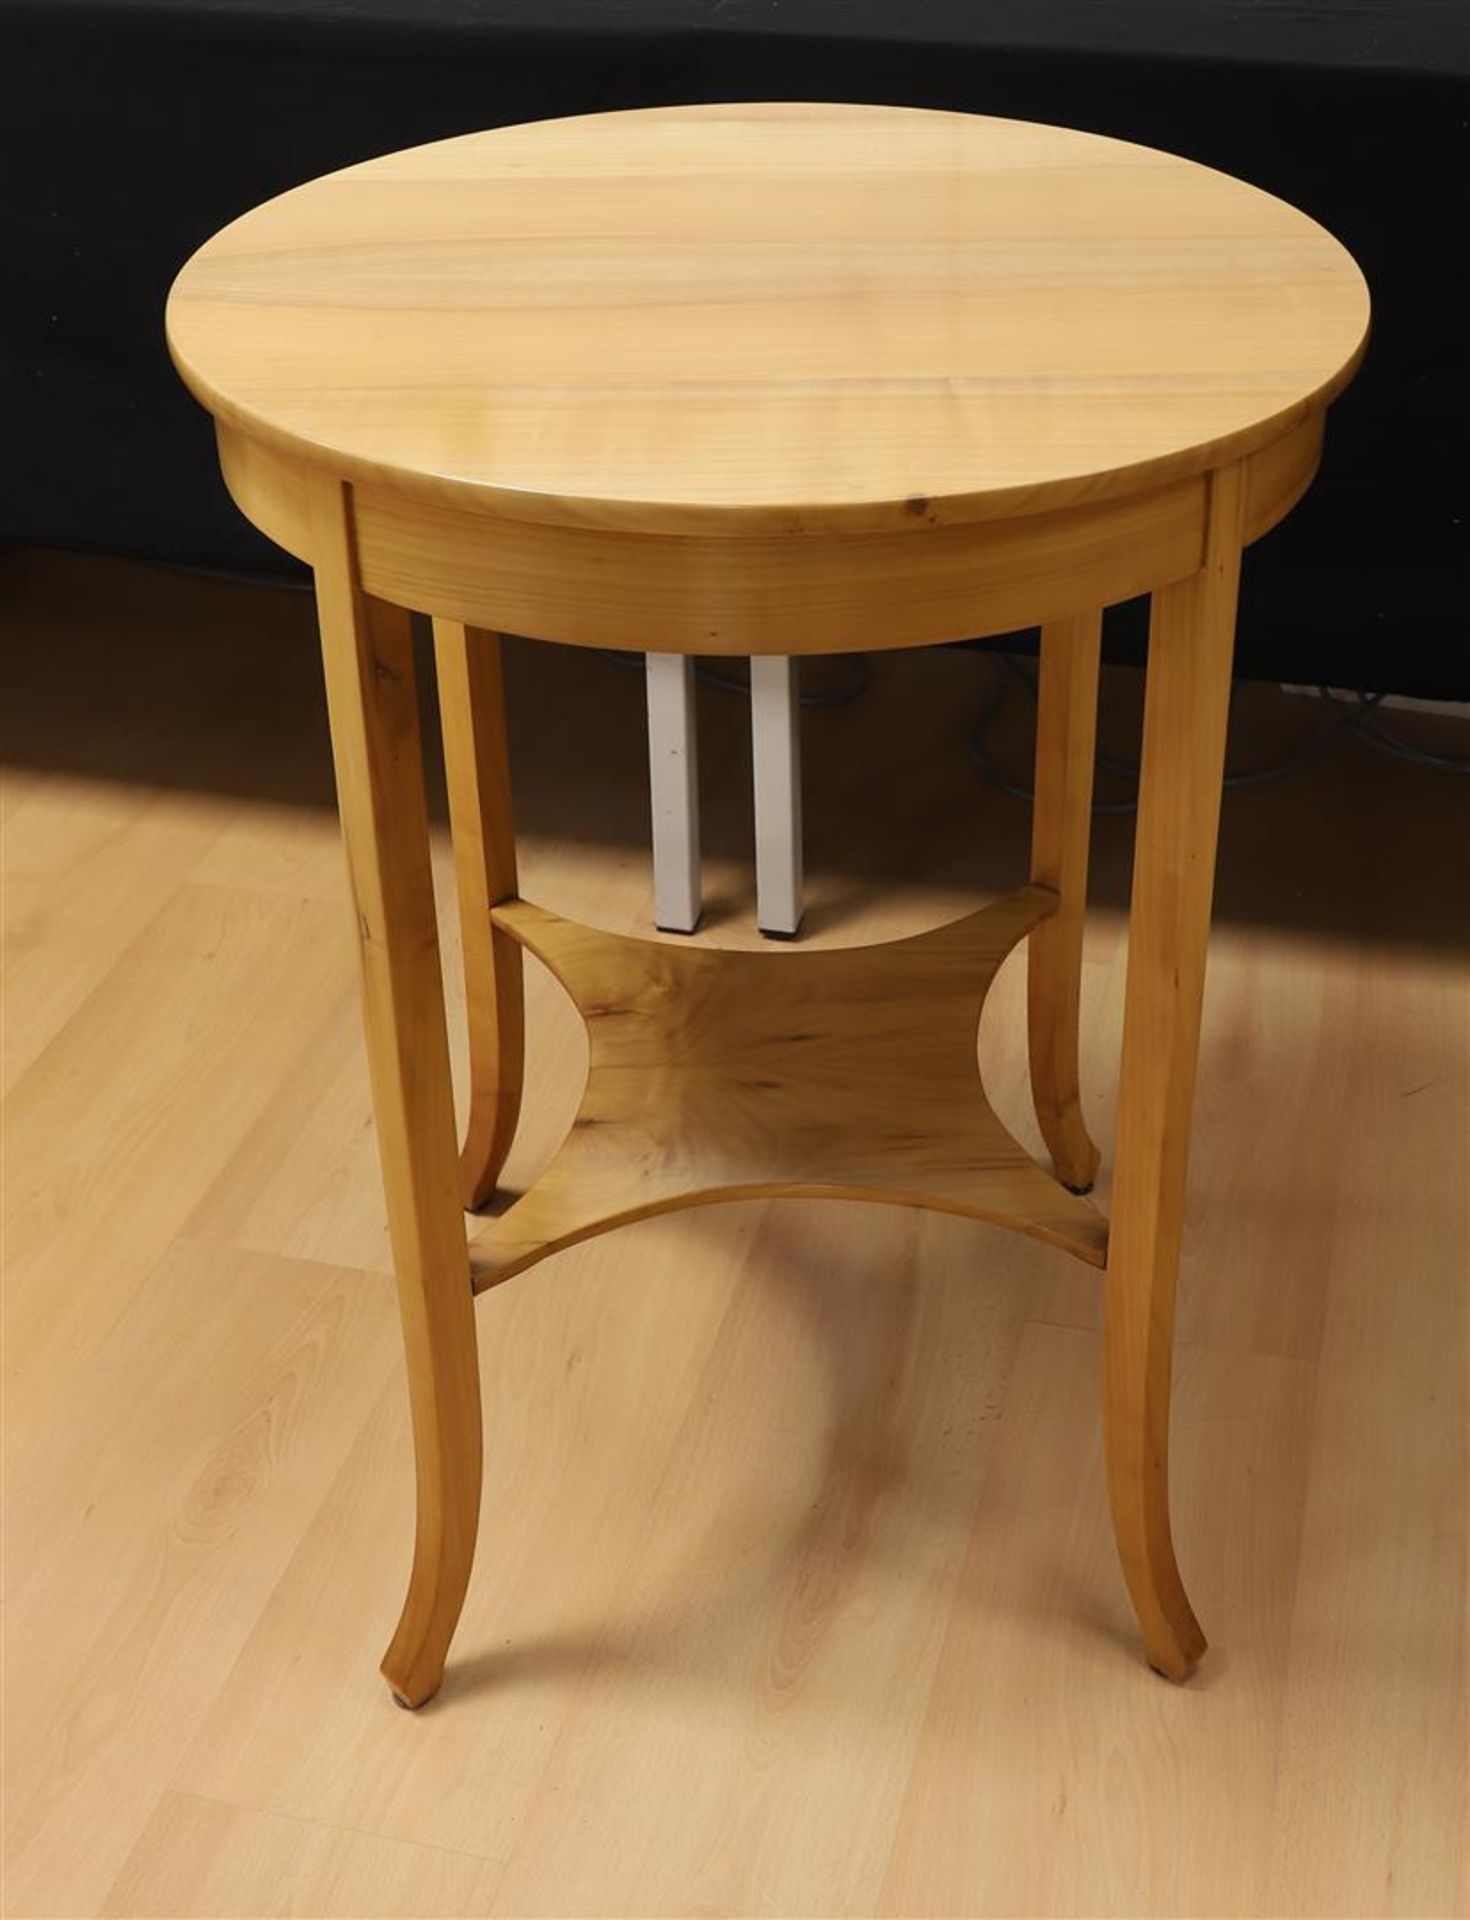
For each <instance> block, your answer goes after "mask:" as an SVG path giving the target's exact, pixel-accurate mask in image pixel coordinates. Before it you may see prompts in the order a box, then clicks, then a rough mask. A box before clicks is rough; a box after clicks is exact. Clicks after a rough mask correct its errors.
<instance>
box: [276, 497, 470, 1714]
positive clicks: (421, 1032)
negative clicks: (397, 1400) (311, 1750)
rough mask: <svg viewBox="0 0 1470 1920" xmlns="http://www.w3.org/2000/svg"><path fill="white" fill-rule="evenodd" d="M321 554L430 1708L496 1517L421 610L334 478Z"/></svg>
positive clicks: (420, 1663) (393, 1650)
mask: <svg viewBox="0 0 1470 1920" xmlns="http://www.w3.org/2000/svg"><path fill="white" fill-rule="evenodd" d="M311 485H312V492H311V509H310V511H311V531H312V553H313V557H314V561H315V569H316V593H317V610H318V616H319V620H320V625H321V638H322V656H323V660H324V663H325V667H326V682H327V705H328V709H329V712H330V715H331V723H332V754H333V759H334V761H335V764H336V769H337V796H338V804H339V806H340V809H341V814H342V828H343V835H344V838H345V840H346V843H347V864H348V871H349V874H350V877H351V883H352V897H353V904H354V908H355V911H356V917H357V926H358V945H359V953H360V958H361V963H362V999H363V1020H364V1025H365V1028H366V1034H367V1049H368V1065H369V1068H370V1071H371V1076H372V1089H373V1110H374V1114H375V1117H376V1121H377V1130H378V1151H379V1155H380V1158H381V1160H382V1166H383V1185H384V1188H385V1191H386V1197H387V1205H388V1230H389V1234H390V1236H391V1238H392V1243H393V1261H394V1267H395V1269H396V1272H397V1279H398V1301H399V1309H400V1312H401V1315H402V1320H403V1341H404V1348H405V1352H406V1357H407V1362H408V1385H409V1398H410V1404H411V1407H412V1413H413V1436H414V1454H415V1461H416V1467H417V1483H418V1523H417V1529H416V1534H415V1540H414V1556H413V1572H412V1575H411V1577H410V1580H409V1587H408V1595H407V1598H406V1599H405V1601H404V1604H403V1615H402V1618H401V1619H400V1621H399V1623H398V1630H397V1632H396V1633H395V1634H394V1636H393V1642H392V1645H391V1646H390V1647H389V1649H388V1652H387V1654H386V1656H385V1657H384V1660H383V1672H384V1674H385V1675H386V1676H387V1679H388V1682H389V1684H390V1685H391V1686H392V1688H393V1691H394V1693H395V1695H396V1696H397V1697H398V1699H399V1700H400V1701H401V1702H402V1703H403V1704H404V1705H405V1706H411V1707H416V1706H418V1705H420V1704H421V1703H422V1702H423V1701H425V1700H427V1699H428V1698H429V1696H430V1695H431V1694H433V1693H434V1692H435V1691H436V1690H437V1689H438V1686H439V1682H440V1680H441V1678H442V1676H443V1672H444V1658H445V1654H446V1652H447V1651H448V1647H449V1641H450V1637H451V1635H452V1634H453V1632H454V1629H455V1625H456V1624H457V1622H458V1619H459V1612H460V1607H461V1605H462V1604H463V1601H464V1594H465V1588H466V1586H467V1585H468V1582H469V1575H470V1566H471V1563H472V1561H473V1559H474V1551H475V1532H476V1528H477V1526H478V1523H479V1510H480V1476H481V1435H480V1382H479V1373H478V1369H477V1366H476V1357H475V1321H474V1302H473V1296H472V1295H471V1292H470V1272H469V1254H468V1249H467V1246H466V1241H465V1228H464V1215H463V1214H462V1212H461V1211H460V1205H459V1194H458V1191H457V1188H456V1165H455V1163H456V1153H455V1135H454V1099H453V1092H452V1088H451V1084H450V1077H449V1041H448V1036H447V1033H446V1030H445V1023H444V998H443V988H442V982H441V978H440V971H439V940H438V928H437V923H436V919H435V913H434V889H433V881H432V877H431V873H430V866H429V829H428V818H427V813H426V809H425V803H424V773H423V758H422V754H421V751H420V744H419V726H418V703H417V697H416V692H415V686H414V669H413V647H412V640H411V634H410V629H409V620H408V615H407V614H406V613H403V612H401V611H400V610H399V609H398V608H396V607H389V606H385V605H383V604H382V603H381V602H376V601H370V600H368V599H367V598H366V597H365V595H364V594H363V592H362V589H361V587H360V585H359V583H358V579H357V566H356V555H355V552H354V548H353V537H352V524H351V502H350V497H349V494H348V490H347V489H346V488H345V487H343V486H342V485H341V483H340V482H338V481H335V480H332V479H330V478H329V477H327V476H325V475H323V476H321V478H320V479H313V481H312V483H311Z"/></svg>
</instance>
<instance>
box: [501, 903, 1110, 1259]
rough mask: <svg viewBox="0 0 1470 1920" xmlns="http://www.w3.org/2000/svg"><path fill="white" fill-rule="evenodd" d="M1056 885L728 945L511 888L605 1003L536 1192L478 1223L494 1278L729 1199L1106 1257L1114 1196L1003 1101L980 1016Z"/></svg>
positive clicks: (523, 918)
mask: <svg viewBox="0 0 1470 1920" xmlns="http://www.w3.org/2000/svg"><path fill="white" fill-rule="evenodd" d="M1055 904H1056V896H1055V895H1054V894H1053V893H1051V892H1049V891H1048V890H1047V889H1046V888H1044V887H1025V888H1022V889H1021V890H1020V891H1019V892H1018V893H1014V894H1011V895H1009V896H1008V897H1007V898H1005V899H1003V900H999V901H997V902H996V903H995V904H994V905H993V906H989V907H982V908H981V909H980V911H979V912H978V913H973V914H970V915H968V916H967V917H966V918H964V919H962V920H956V921H952V922H951V923H950V924H949V925H948V926H944V927H937V928H935V929H934V930H933V931H932V932H929V933H923V934H917V935H915V936H914V937H913V938H912V939H908V940H900V941H895V942H887V943H883V944H879V945H875V946H867V947H856V948H849V949H845V950H841V949H839V950H837V951H831V950H829V951H825V952H802V951H789V952H782V953H777V954H765V953H754V954H751V953H715V952H711V951H710V950H709V949H708V948H705V947H683V946H673V945H668V944H665V943H662V942H655V941H651V940H630V939H627V938H626V937H624V936H622V935H617V934H610V933H600V932H598V931H597V930H596V929H594V928H592V927H584V926H580V925H578V924H577V923H576V922H574V921H569V920H563V919H561V918H560V917H559V916H558V915H556V914H552V913H547V912H546V911H545V910H544V909H543V908H540V907H534V906H531V905H529V904H527V903H526V902H524V901H518V902H516V903H515V904H514V905H513V906H506V907H501V908H499V909H498V910H497V911H496V913H495V916H494V918H495V924H496V926H497V927H499V928H500V929H502V930H503V931H505V932H507V933H510V934H513V935H514V936H515V938H516V939H518V940H521V941H523V942H524V943H525V944H526V946H528V947H529V948H530V950H531V951H532V952H533V953H534V954H535V955H536V956H537V958H538V959H540V960H543V961H544V962H545V963H546V965H547V966H548V967H549V968H550V969H551V971H552V972H553V973H554V974H555V975H556V977H557V979H558V980H560V982H561V983H562V985H563V986H564V987H565V988H566V990H567V992H568V993H569V994H570V995H571V997H572V999H573V1000H574V1001H575V1002H576V1005H577V1009H578V1011H579V1012H580V1013H581V1015H582V1018H583V1020H584V1021H585V1022H586V1026H587V1035H588V1045H589V1053H590V1064H589V1068H588V1075H587V1085H586V1088H585V1089H584V1091H583V1095H582V1099H581V1103H580V1105H579V1107H578V1109H577V1113H576V1116H575V1118H574V1119H573V1121H572V1125H571V1130H570V1132H569V1133H568V1134H567V1137H566V1140H565V1142H564V1143H563V1144H562V1146H561V1147H560V1148H559V1149H558V1151H557V1153H556V1155H555V1156H554V1158H553V1159H552V1161H551V1164H550V1165H549V1166H548V1167H547V1168H546V1170H545V1171H544V1172H543V1173H542V1174H541V1175H540V1177H539V1178H538V1179H537V1181H536V1182H535V1184H534V1185H533V1186H532V1187H531V1189H530V1190H529V1192H527V1193H525V1194H523V1195H522V1196H521V1197H520V1198H519V1199H517V1200H516V1201H515V1202H514V1203H513V1204H512V1205H511V1207H510V1208H509V1210H508V1211H507V1212H505V1213H504V1214H503V1215H502V1216H501V1218H499V1219H498V1220H496V1221H495V1222H494V1223H493V1224H492V1225H491V1226H489V1227H487V1228H485V1229H482V1230H481V1231H480V1232H479V1233H477V1234H476V1235H475V1237H474V1240H473V1243H472V1245H471V1249H470V1251H471V1256H472V1259H473V1262H474V1266H475V1270H476V1279H475V1284H476V1288H477V1290H479V1289H483V1288H485V1287H489V1286H493V1285H495V1284H496V1283H497V1282H498V1281H500V1280H505V1279H509V1277H510V1276H511V1275H512V1274H515V1273H520V1272H522V1271H523V1270H524V1269H525V1268H526V1267H529V1266H531V1265H533V1264H534V1263H535V1262H536V1261H538V1260H540V1259H543V1258H544V1257H545V1256H546V1255H547V1254H548V1253H554V1252H555V1251H556V1250H557V1249H558V1248H559V1247H566V1246H571V1245H573V1244H574V1243H575V1242H576V1241H578V1240H585V1239H587V1238H588V1237H589V1236H590V1235H592V1234H594V1233H601V1232H605V1231H606V1230H607V1228H609V1227H614V1226H621V1225H624V1224H626V1223H627V1222H629V1221H633V1220H642V1219H646V1218H647V1217H648V1216H650V1215H652V1214H656V1213H665V1212H668V1211H670V1210H672V1209H674V1208H678V1207H689V1206H702V1205H707V1204H709V1203H710V1202H713V1201H725V1200H751V1199H763V1198H773V1197H777V1196H785V1197H805V1198H809V1199H823V1200H886V1201H889V1202H897V1203H898V1204H900V1205H903V1206H911V1207H934V1208H938V1209H939V1210H940V1211H942V1212H946V1213H961V1214H967V1215H969V1216H970V1217H971V1218H973V1219H977V1220H990V1221H995V1222H999V1223H1000V1224H1001V1225H1004V1226H1010V1227H1015V1228H1017V1229H1019V1230H1020V1231H1021V1232H1022V1233H1030V1234H1035V1235H1036V1237H1037V1238H1038V1239H1042V1240H1048V1241H1051V1242H1052V1243H1053V1244H1056V1245H1059V1246H1063V1247H1066V1248H1067V1249H1068V1251H1070V1252H1072V1253H1075V1254H1079V1255H1080V1256H1081V1257H1082V1258H1083V1259H1084V1260H1087V1261H1089V1262H1090V1263H1091V1264H1093V1265H1094V1266H1101V1265H1102V1264H1103V1259H1104V1254H1105V1250H1106V1245H1107V1230H1106V1225H1105V1222H1104V1221H1103V1218H1102V1216H1101V1214H1099V1213H1098V1212H1097V1211H1096V1210H1095V1209H1094V1208H1093V1207H1091V1206H1089V1205H1088V1204H1087V1203H1086V1201H1083V1200H1079V1199H1077V1198H1076V1197H1075V1196H1073V1195H1071V1194H1069V1193H1067V1192H1065V1191H1064V1189H1063V1188H1062V1187H1060V1186H1059V1185H1058V1184H1057V1182H1056V1181H1055V1180H1052V1179H1050V1178H1049V1177H1048V1176H1047V1175H1046V1174H1045V1173H1043V1172H1042V1170H1041V1169H1040V1168H1039V1167H1038V1166H1037V1165H1036V1163H1035V1162H1034V1161H1033V1160H1032V1158H1031V1156H1030V1155H1029V1154H1028V1153H1027V1152H1026V1151H1025V1150H1024V1148H1022V1147H1021V1146H1019V1145H1018V1144H1017V1143H1016V1141H1015V1140H1014V1139H1012V1137H1011V1135H1010V1134H1009V1133H1008V1132H1007V1131H1006V1129H1005V1128H1004V1127H1003V1126H1002V1125H1001V1123H1000V1121H999V1120H997V1119H996V1117H995V1114H994V1113H993V1112H992V1111H991V1108H990V1105H989V1103H988V1101H987V1100H986V1098H985V1095H984V1091H983V1089H982V1087H981V1084H980V1075H979V1070H978V1068H977V1066H976V1060H975V1043H976V1032H977V1029H978V1026H979V1021H980V1010H981V1007H982V1004H983V1002H984V998H985V993H986V990H987V988H988V987H989V985H990V982H991V980H992V978H993V977H994V974H995V970H996V968H997V967H998V966H999V965H1000V963H1001V961H1002V960H1003V959H1004V958H1005V956H1006V954H1007V953H1009V951H1010V950H1011V948H1012V947H1013V946H1014V945H1015V944H1016V943H1017V941H1019V940H1021V939H1023V938H1024V937H1025V936H1026V934H1027V933H1028V932H1029V931H1030V930H1031V928H1033V927H1034V926H1036V925H1037V924H1038V923H1039V922H1041V921H1042V920H1044V919H1045V917H1046V916H1047V915H1048V914H1049V913H1050V912H1051V911H1052V910H1053V908H1054V906H1055Z"/></svg>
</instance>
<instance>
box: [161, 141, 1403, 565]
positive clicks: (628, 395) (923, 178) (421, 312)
mask: <svg viewBox="0 0 1470 1920" xmlns="http://www.w3.org/2000/svg"><path fill="white" fill-rule="evenodd" d="M1367 321H1368V297H1367V291H1366V289H1365V287H1364V284H1363V280H1362V277H1361V275H1360V274H1359V272H1358V270H1357V268H1356V266H1355V265H1354V263H1353V261H1352V260H1351V258H1350V257H1349V255H1348V254H1347V253H1346V252H1345V251H1344V249H1343V248H1342V247H1341V246H1340V245H1339V244H1338V243H1337V242H1336V241H1335V240H1334V239H1332V237H1331V236H1330V235H1329V234H1327V233H1325V232H1324V231H1323V230H1322V229H1321V228H1320V227H1319V226H1317V225H1316V224H1315V222H1313V221H1312V220H1311V219H1309V218H1308V217H1307V216H1306V215H1305V214H1302V213H1300V212H1298V211H1297V210H1296V209H1294V208H1292V207H1289V206H1286V205H1285V204H1283V203H1282V202H1281V201H1279V200H1276V199H1273V198H1272V197H1271V196H1270V195H1268V194H1265V193H1262V192H1260V191H1259V190H1258V189H1257V188H1254V187H1251V186H1248V185H1246V184H1244V183H1243V182H1241V181H1238V180H1234V179H1231V178H1230V177H1228V176H1227V175H1224V174H1221V173H1216V172H1214V171H1212V170H1211V169H1209V168H1207V167H1203V166H1199V165H1196V164H1193V163H1191V162H1190V161H1187V160H1184V159H1179V158H1176V157H1174V156H1172V155H1169V154H1164V153H1159V152H1155V151H1153V150H1151V149H1148V148H1144V147H1137V146H1131V145H1128V144H1127V143H1125V142H1121V141H1116V140H1109V139H1105V138H1102V137H1101V136H1099V135H1096V134H1087V133H1079V132H1073V131H1070V130H1068V129H1066V128H1053V127H1046V126H1039V125H1033V124H1030V123H1028V122H1022V121H1011V120H997V119H990V118H986V117H983V116H979V115H967V114H954V113H937V112H928V111H920V110H916V109H911V108H900V107H872V106H835V105H715V106H697V107H673V108H652V109H642V110H638V111H635V112H628V113H614V114H601V115H592V116H587V117H584V118H579V119H571V120H557V121H543V122H538V123H535V124H531V125H526V126H516V127H505V128H500V129H497V130H495V131H493V132H488V133H478V134H471V135H467V136H464V137H462V138H459V139H455V140H447V141H442V142H439V143H437V144H435V145H432V146H426V147H419V148H415V149H412V150H410V151H408V152H404V153H397V154H392V155H388V156H385V157H383V158H381V159H377V160H371V161H368V162H366V163H364V164H362V165H360V166H357V167H352V168H349V169H347V170H346V171H344V172H342V173H338V174H333V175H331V176H329V177H328V178H326V179H322V180H318V181H314V182H311V183H310V184H308V185H305V186H302V187H299V188H297V189H295V190H294V191H292V192H290V193H287V194H283V195H282V196H281V197H280V198H279V199H276V200H273V201H271V202H269V203H268V204H267V205H265V206H263V207H259V208H257V209H255V210H254V211H253V212H251V213H248V214H246V215H244V216H243V217H242V218H241V219H239V220H237V221H235V222H234V223H233V224H232V225H230V226H228V227H226V228H225V229H224V230H223V231H222V232H221V233H219V234H217V235H216V236H215V237H214V238H213V239H212V240H210V241H208V242H207V243H206V244H205V245H204V246H203V247H202V248H201V249H200V250H199V252H198V253H196V254H195V256H194V257H193V259H192V260H191V261H190V262H189V263H188V264H187V265H186V266H185V267H184V269H183V271H182V272H181V273H180V275H179V278H178V280H177V281H176V283H175V286H174V289H173V293H172V296H171V298H170V302H169V312H168V331H169V340H170V343H171V346H172V350H173V353H174V357H175V359H176V361H177V363H178V366H179V369H180V371H181V372H182V374H183V376H184V378H185V380H186V381H187V382H188V383H189V385H190V386H191V387H192V388H193V390H194V392H195V393H196V394H197V395H198V396H199V398H200V399H201V400H202V401H203V402H204V404H205V405H206V406H207V407H208V408H209V409H210V411H211V412H212V413H214V414H215V415H216V416H217V417H218V418H219V419H221V420H224V421H226V422H228V423H230V424H232V425H234V426H236V427H239V428H242V429H244V430H245V431H246V433H247V436H248V437H249V438H253V439H261V440H265V441H268V442H271V443H273V444H274V445H276V446H278V447H280V448H284V449H286V450H287V451H289V452H290V453H292V454H294V455H296V456H304V457H305V458H307V459H309V460H312V461H314V462H317V463H319V464H324V465H327V466H328V467H330V468H331V469H332V470H333V471H334V472H337V473H339V474H342V475H344V476H346V477H348V478H350V479H353V480H376V481H382V482H386V483H388V485H389V486H390V487H391V488H394V489H397V488H405V489H408V490H410V491H412V492H414V493H416V494H419V495H421V496H428V497H430V498H435V499H439V500H441V501H442V502H443V503H445V504H447V505H457V506H461V507H471V508H475V509H478V510H481V511H490V512H493V513H495V514H497V515H502V516H505V517H508V518H512V519H518V520H536V521H551V522H560V523H569V524H572V525H576V526H599V527H604V528H620V529H622V530H624V531H635V530H636V531H644V532H663V533H669V532H673V533H692V532H701V533H706V534H716V535H724V534H731V533H735V534H746V535H761V534H770V533H787V532H792V531H801V532H816V531H824V532H829V533H830V532H839V531H840V532H847V533H851V532H858V531H868V532H876V531H891V530H895V529H898V530H903V529H915V528H919V527H923V526H927V525H935V524H947V523H952V522H963V521H970V520H974V519H977V518H984V517H989V516H992V515H995V514H998V513H1003V514H1012V513H1018V512H1022V513H1030V512H1039V511H1050V510H1053V509H1056V508H1060V507H1064V506H1068V505H1073V504H1076V503H1079V502H1083V501H1096V500H1099V499H1102V498H1104V497H1107V496H1111V495H1116V494H1119V493H1123V492H1132V491H1136V490H1138V489H1139V488H1141V487H1145V486H1150V485H1158V484H1162V483H1164V482H1166V481H1168V480H1171V479H1177V478H1180V477H1183V476H1187V475H1191V474H1196V473H1200V472H1202V471H1204V470H1206V469H1207V468H1209V467H1211V466H1215V465H1218V464H1220V463H1222V462H1223V461H1225V460H1228V459H1235V458H1239V457H1241V456H1243V455H1245V454H1248V453H1250V452H1251V451H1253V450H1254V449H1256V448H1258V447H1261V446H1264V445H1266V444H1267V443H1269V442H1270V441H1272V440H1274V439H1276V438H1278V437H1279V436H1280V435H1281V434H1282V433H1284V432H1285V431H1287V430H1288V429H1289V428H1290V427H1291V426H1292V425H1294V424H1295V423H1296V422H1297V421H1299V420H1301V419H1303V418H1305V417H1307V416H1308V415H1309V414H1311V413H1312V412H1320V411H1321V409H1322V407H1323V406H1324V405H1325V404H1326V402H1327V400H1329V399H1330V398H1331V397H1332V395H1333V394H1334V393H1335V392H1336V391H1337V390H1338V389H1339V388H1340V387H1341V386H1342V385H1343V384H1344V383H1345V381H1346V380H1347V379H1348V378H1349V376H1350V374H1351V371H1352V369H1353V366H1354V365H1355V363H1356V360H1357V357H1358V355H1359V353H1360V351H1361V348H1362V344H1363V339H1364V335H1365V331H1366V327H1367ZM389 597H392V596H391V595H390V596H389Z"/></svg>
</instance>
